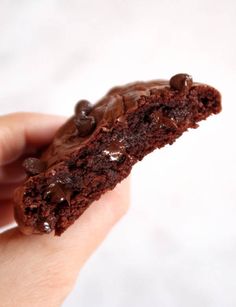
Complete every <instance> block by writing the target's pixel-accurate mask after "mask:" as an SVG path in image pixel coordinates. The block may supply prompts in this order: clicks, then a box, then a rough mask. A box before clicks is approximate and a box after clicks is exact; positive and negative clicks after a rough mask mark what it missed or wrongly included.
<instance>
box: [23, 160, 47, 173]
mask: <svg viewBox="0 0 236 307" xmlns="http://www.w3.org/2000/svg"><path fill="white" fill-rule="evenodd" d="M22 166H23V167H24V169H25V171H26V173H27V175H30V176H33V175H38V174H39V173H41V172H43V171H45V170H46V167H47V164H46V162H44V161H41V160H39V159H37V158H27V159H25V160H24V162H23V164H22Z"/></svg>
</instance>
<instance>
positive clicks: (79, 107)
mask: <svg viewBox="0 0 236 307" xmlns="http://www.w3.org/2000/svg"><path fill="white" fill-rule="evenodd" d="M91 109H92V104H91V103H90V102H89V101H87V100H80V101H79V102H77V104H76V106H75V114H76V115H88V113H89V112H90V111H91Z"/></svg>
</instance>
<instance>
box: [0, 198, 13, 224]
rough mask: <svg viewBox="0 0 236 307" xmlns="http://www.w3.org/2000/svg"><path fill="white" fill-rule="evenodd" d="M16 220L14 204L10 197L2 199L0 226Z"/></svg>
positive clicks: (0, 201)
mask: <svg viewBox="0 0 236 307" xmlns="http://www.w3.org/2000/svg"><path fill="white" fill-rule="evenodd" d="M13 221H14V215H13V205H12V201H11V200H9V199H1V200H0V227H3V226H6V225H8V224H10V223H12V222H13Z"/></svg>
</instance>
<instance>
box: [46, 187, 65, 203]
mask: <svg viewBox="0 0 236 307" xmlns="http://www.w3.org/2000/svg"><path fill="white" fill-rule="evenodd" d="M44 198H45V199H47V200H49V199H50V201H51V202H53V203H62V202H64V201H66V195H65V192H64V191H63V189H62V187H61V184H60V183H58V182H55V183H51V184H49V186H48V189H47V191H46V192H45V194H44Z"/></svg>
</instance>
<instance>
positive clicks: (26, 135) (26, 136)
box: [0, 113, 65, 166]
mask: <svg viewBox="0 0 236 307" xmlns="http://www.w3.org/2000/svg"><path fill="white" fill-rule="evenodd" d="M64 122H65V118H64V117H62V116H55V115H46V114H40V113H12V114H8V115H4V116H0V166H3V165H5V164H8V163H10V162H12V161H14V160H16V159H18V158H19V157H20V156H21V155H22V154H23V153H24V152H25V151H26V149H27V147H32V146H33V147H36V148H37V147H41V146H43V145H46V144H48V143H49V142H50V141H51V139H52V138H53V136H54V135H55V133H56V131H57V129H58V128H59V127H60V126H61V125H62V124H63V123H64Z"/></svg>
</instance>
